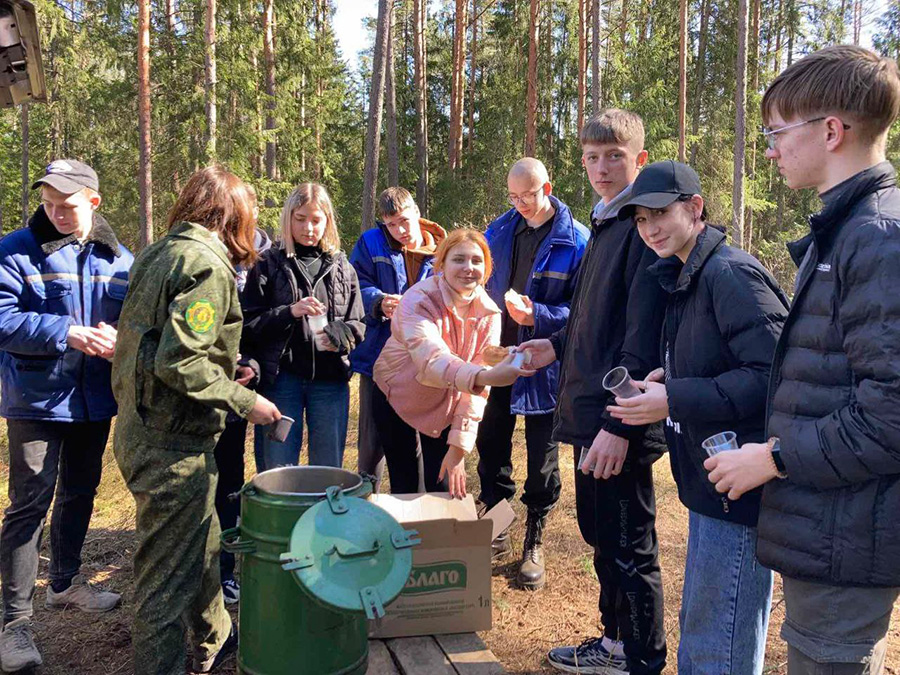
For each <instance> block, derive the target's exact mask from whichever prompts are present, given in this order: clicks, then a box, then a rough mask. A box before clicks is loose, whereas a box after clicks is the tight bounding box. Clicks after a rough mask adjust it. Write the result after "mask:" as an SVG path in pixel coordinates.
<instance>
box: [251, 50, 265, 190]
mask: <svg viewBox="0 0 900 675" xmlns="http://www.w3.org/2000/svg"><path fill="white" fill-rule="evenodd" d="M250 69H251V71H252V72H254V73H258V72H259V56H258V55H257V52H256V50H255V49H254V50H253V52H252V53H251V54H250ZM254 89H255V92H256V101H255V113H254V115H253V126H254V131H255V132H256V152H254V153H253V154H252V155H251V157H250V167H251V168H252V169H253V175H254V176H257V177H261V176H262V175H263V170H264V168H265V156H266V144H265V137H264V134H263V111H262V98H261V97H260V95H259V81H258V80H257V85H256V87H254ZM266 205H267V206H268V205H269V204H268V200H267V201H266Z"/></svg>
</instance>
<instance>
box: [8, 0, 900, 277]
mask: <svg viewBox="0 0 900 675" xmlns="http://www.w3.org/2000/svg"><path fill="white" fill-rule="evenodd" d="M352 1H353V2H363V1H364V0H352ZM368 1H369V2H370V3H371V5H372V12H371V13H372V15H373V19H372V20H371V21H369V22H368V24H367V25H360V26H359V27H358V29H359V31H368V32H369V34H370V39H369V40H368V44H370V45H372V46H371V48H370V49H369V50H368V51H366V52H363V53H362V54H361V55H360V57H359V62H360V64H361V65H360V67H359V68H358V69H356V68H353V69H351V68H350V67H349V66H348V65H347V62H346V61H345V58H344V57H345V56H346V55H343V54H342V53H341V51H340V48H339V45H338V42H337V39H336V37H335V25H334V22H335V9H336V7H335V4H336V3H335V2H334V0H137V3H136V4H135V3H134V2H126V1H124V0H35V6H36V9H37V13H38V16H39V18H40V29H41V41H42V49H43V60H44V69H45V72H46V76H47V88H48V94H49V102H48V103H47V104H39V103H32V104H29V105H25V106H22V107H19V108H10V109H7V110H4V111H3V112H2V113H0V142H2V144H3V147H2V152H0V163H2V183H0V190H2V194H0V207H2V208H0V217H2V230H3V231H4V232H8V231H11V230H13V229H16V228H18V227H20V226H21V225H22V223H23V218H26V217H27V214H28V213H29V212H30V211H32V210H33V209H34V207H35V206H36V205H37V199H36V195H35V194H30V190H29V189H28V188H29V185H30V183H31V181H32V180H33V179H34V178H35V177H36V176H37V175H38V174H39V172H40V171H41V169H42V167H43V166H44V165H45V164H46V163H47V162H48V161H50V159H52V158H55V157H76V158H82V159H84V160H85V161H87V162H89V163H90V164H91V165H92V166H94V168H96V169H97V171H98V173H99V175H100V177H101V181H102V182H101V192H102V195H103V198H104V203H103V207H102V209H103V212H104V214H105V215H106V217H107V219H108V220H109V221H110V222H111V223H112V224H113V225H114V227H115V228H116V229H117V231H118V232H119V234H120V236H121V237H122V239H123V241H124V242H126V243H127V244H128V245H129V246H130V247H133V248H134V249H139V248H140V247H141V246H142V245H143V244H144V243H146V242H147V241H149V240H152V239H153V238H158V237H159V236H160V235H161V234H162V233H163V232H164V230H165V220H166V212H167V210H168V208H169V207H170V206H171V204H172V203H173V201H174V198H175V195H176V194H177V192H178V190H179V187H180V186H181V185H182V184H183V183H184V181H185V180H186V178H187V176H189V175H190V173H191V172H192V171H194V170H195V169H197V168H198V167H201V166H203V165H205V164H207V163H210V162H213V161H218V162H221V163H223V164H225V165H226V166H228V167H229V168H230V169H232V170H233V171H235V172H236V173H238V174H239V175H241V176H242V177H244V178H245V179H247V180H248V181H249V182H251V183H252V184H253V185H254V186H255V187H256V189H257V192H258V194H259V197H260V204H261V214H260V220H261V224H262V225H263V226H265V227H267V228H268V229H270V230H274V229H275V228H277V226H278V218H279V214H280V207H281V203H282V202H283V199H284V197H285V196H286V194H287V193H288V191H289V190H290V189H291V188H292V187H293V186H294V185H296V184H297V183H299V182H302V181H307V180H313V181H318V182H321V183H323V184H324V185H326V186H327V187H328V189H329V191H330V192H331V194H332V197H333V199H334V202H335V206H336V208H337V211H338V215H339V220H340V228H341V234H342V242H343V244H344V246H345V248H347V249H349V247H351V246H352V244H353V242H354V241H355V239H356V237H357V236H358V234H359V232H360V230H361V229H365V228H366V227H371V226H372V225H373V223H374V212H375V203H374V200H375V196H376V195H377V193H378V192H379V191H380V190H381V189H383V188H384V187H387V186H388V185H392V184H400V185H403V186H405V187H407V188H409V189H410V191H412V192H414V194H415V195H416V198H417V201H418V202H419V204H420V206H421V208H422V212H423V215H426V216H427V217H428V218H430V219H432V220H435V221H437V222H438V223H440V224H442V225H444V226H446V227H452V226H457V225H463V224H469V225H474V226H476V227H484V226H485V225H486V224H487V223H488V222H489V221H490V220H492V219H493V218H494V217H496V216H497V215H499V214H500V213H502V212H503V211H505V210H506V209H507V208H509V207H508V205H507V203H506V192H507V187H506V172H507V169H508V167H509V166H510V164H511V163H512V162H514V161H515V160H516V159H518V158H519V157H521V156H523V155H531V156H534V157H537V158H539V159H541V160H543V161H544V163H545V164H546V165H547V167H548V169H549V171H550V175H551V180H552V182H553V185H554V192H555V194H556V195H557V196H558V197H560V198H561V199H562V200H563V201H565V202H567V203H568V204H569V205H570V206H571V207H572V209H573V211H574V212H575V214H576V216H577V217H578V218H579V219H580V220H582V221H583V222H587V218H588V213H589V210H590V208H591V204H592V192H591V189H590V186H589V185H588V183H587V181H586V179H585V176H584V171H583V169H582V167H581V164H580V162H581V148H580V144H579V142H578V130H579V127H580V125H581V124H582V121H583V120H584V119H585V118H586V117H587V116H590V115H591V114H592V113H593V112H594V111H596V110H599V109H602V108H605V107H611V106H618V107H627V108H629V109H631V110H634V111H636V112H638V113H640V114H641V115H642V116H643V118H644V121H645V125H646V130H647V146H646V147H647V149H648V150H649V153H650V161H656V160H660V159H667V158H673V159H678V158H685V159H686V161H688V162H689V163H691V164H692V165H693V166H694V167H695V168H696V169H697V171H698V173H699V174H700V176H701V179H702V180H703V183H704V188H705V191H706V197H707V199H708V203H709V210H710V217H711V220H712V221H713V222H717V223H720V224H722V225H724V226H726V227H727V228H728V229H729V232H730V236H731V237H732V241H733V243H735V244H737V245H740V246H742V247H743V248H745V249H748V250H750V251H752V252H753V253H754V254H756V255H757V256H758V257H760V259H761V260H762V261H763V262H764V263H765V264H766V265H767V266H768V267H769V268H770V269H772V270H773V271H774V272H775V273H776V275H778V276H779V277H780V278H781V280H782V282H785V281H787V280H789V276H790V274H791V270H792V266H791V265H790V261H789V259H788V258H787V255H786V253H785V252H784V247H783V243H784V242H785V241H788V240H790V239H792V238H796V237H797V236H798V235H799V234H800V232H802V230H803V228H804V227H805V219H806V216H807V215H809V214H810V213H811V212H813V211H814V210H815V209H816V208H817V203H818V202H817V199H816V196H815V195H814V194H812V193H811V192H808V191H806V192H800V193H791V192H790V191H789V190H787V188H785V187H784V186H783V185H782V183H781V180H780V178H779V175H778V173H777V171H776V170H774V169H773V167H772V166H770V164H769V163H768V161H767V160H766V159H765V155H764V150H765V143H764V141H763V139H762V136H761V135H760V133H759V129H760V126H761V124H762V122H761V120H760V113H759V101H760V98H761V95H762V92H763V91H764V89H765V87H766V85H767V83H768V82H770V81H771V80H772V78H773V77H774V76H775V75H776V74H777V73H778V72H779V70H781V69H783V68H785V67H786V66H787V65H789V64H791V63H792V61H794V60H796V59H798V58H799V57H801V56H802V55H803V54H805V53H808V52H810V51H812V50H815V49H817V48H820V47H822V46H825V45H828V44H835V43H851V42H856V43H859V42H860V41H861V40H862V39H863V34H864V33H865V32H866V30H868V34H869V35H871V44H872V45H874V47H875V49H876V50H878V51H880V52H882V53H884V54H887V55H890V56H892V57H894V58H897V57H898V56H900V1H898V0H888V1H887V4H884V0H881V4H877V5H876V4H875V0H430V1H429V0H368ZM376 5H377V7H376ZM376 13H377V16H376ZM353 56H355V55H353ZM898 150H900V133H897V132H896V131H895V132H894V134H893V135H892V138H891V145H890V147H889V150H888V156H889V157H891V158H892V159H897V158H898V157H900V152H898Z"/></svg>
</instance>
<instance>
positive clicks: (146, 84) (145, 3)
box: [137, 0, 153, 248]
mask: <svg viewBox="0 0 900 675" xmlns="http://www.w3.org/2000/svg"><path fill="white" fill-rule="evenodd" d="M137 48H138V49H137V52H138V53H137V61H138V69H137V70H138V133H139V137H140V140H139V142H138V152H139V160H138V161H139V164H138V187H139V190H140V200H141V211H140V246H141V248H143V247H144V246H146V245H147V244H149V243H150V242H152V241H153V170H152V159H151V146H150V0H138V45H137Z"/></svg>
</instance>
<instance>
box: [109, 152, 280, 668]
mask: <svg viewBox="0 0 900 675" xmlns="http://www.w3.org/2000/svg"><path fill="white" fill-rule="evenodd" d="M252 204H253V202H252V198H251V197H250V193H249V191H248V190H247V187H246V186H245V185H244V184H243V183H242V182H241V181H240V179H238V178H237V177H236V176H233V175H232V174H229V173H227V172H226V171H224V170H223V169H221V168H220V167H209V168H207V169H203V170H201V171H199V172H197V173H195V174H194V175H193V176H192V177H191V179H190V180H189V181H188V183H187V185H185V188H184V190H183V191H182V193H181V195H180V196H179V198H178V201H177V202H176V204H175V206H174V207H173V208H172V211H171V212H170V213H169V234H168V235H167V236H166V237H164V238H163V239H162V240H160V241H159V242H157V243H156V244H153V245H152V246H149V247H148V248H146V249H145V250H144V251H143V252H142V253H141V254H140V255H139V256H138V258H137V260H136V261H135V265H134V267H133V268H132V270H133V276H132V283H131V285H130V287H129V292H128V295H127V296H126V298H125V303H124V305H123V307H122V314H121V317H120V319H119V337H120V340H119V349H118V350H117V352H116V357H115V361H114V362H113V372H112V384H113V393H114V394H115V397H116V400H117V402H118V404H119V418H118V421H117V424H116V431H115V437H114V450H115V455H116V461H117V462H118V464H119V468H120V469H121V471H122V474H123V476H124V477H125V481H126V483H127V485H128V489H129V490H131V492H132V494H133V495H134V498H135V502H136V505H137V527H136V531H137V547H136V550H135V555H134V575H135V585H134V597H133V603H134V612H135V619H134V628H133V630H132V643H133V645H134V672H135V673H136V674H137V675H169V674H171V675H175V674H178V675H182V674H183V673H184V672H185V668H184V666H185V664H184V628H185V626H187V627H188V628H190V629H191V633H192V636H193V639H194V641H195V645H194V663H193V670H194V671H195V672H202V673H205V672H209V671H211V670H212V669H213V668H215V667H216V666H217V665H218V663H219V662H220V661H221V660H222V658H223V657H224V656H225V655H226V654H228V653H229V652H230V651H232V650H233V648H234V647H235V646H236V642H237V640H236V636H235V635H234V630H233V627H232V625H231V619H230V618H229V616H228V612H227V611H226V610H225V604H224V601H223V597H222V588H221V586H220V581H219V567H218V564H217V560H218V552H219V533H220V528H219V521H218V519H217V518H216V517H215V509H214V501H215V491H216V482H217V471H216V464H215V459H214V455H213V450H214V448H215V445H216V439H217V437H218V435H219V434H220V433H221V431H222V429H223V427H224V425H225V417H226V414H227V412H229V411H231V412H234V413H236V414H237V415H240V416H241V417H246V418H247V419H248V420H250V421H251V422H253V423H257V424H268V423H271V422H273V421H275V420H277V419H278V418H280V416H281V415H280V413H279V412H278V410H277V408H275V406H274V405H273V404H272V403H270V402H269V401H267V400H266V399H265V398H263V397H262V396H259V395H258V394H256V393H255V392H252V391H250V390H249V389H247V388H245V387H243V386H241V385H240V384H238V383H237V382H235V381H234V380H233V378H234V374H235V368H236V361H237V354H238V346H239V343H240V337H241V327H242V323H243V317H242V314H241V308H240V302H239V300H238V291H237V285H236V283H235V276H236V271H235V267H234V265H235V264H242V265H244V264H247V263H252V262H253V260H254V259H255V255H256V254H255V251H254V248H253V235H254V225H255V219H254V217H253V208H252Z"/></svg>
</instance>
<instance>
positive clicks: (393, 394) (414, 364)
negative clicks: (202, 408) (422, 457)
mask: <svg viewBox="0 0 900 675" xmlns="http://www.w3.org/2000/svg"><path fill="white" fill-rule="evenodd" d="M458 297H459V296H458V295H457V294H456V292H455V291H454V290H453V289H452V288H450V286H449V285H448V284H447V282H446V281H444V278H443V276H442V275H437V276H433V277H430V278H428V279H425V280H423V281H420V282H419V283H417V284H416V285H415V286H413V287H412V288H410V289H409V290H408V291H406V293H404V294H403V299H402V300H401V301H400V305H399V306H398V307H397V310H396V311H395V312H394V316H393V319H392V320H391V337H390V338H388V341H387V343H386V344H385V346H384V349H383V350H382V351H381V355H380V356H379V357H378V360H377V361H376V362H375V368H374V371H373V377H374V379H375V383H376V384H377V385H378V386H379V388H380V389H381V391H383V392H384V393H385V395H386V396H387V398H388V401H390V403H391V405H392V406H393V408H394V410H396V411H397V414H398V415H399V416H400V417H401V419H403V421H404V422H406V423H407V424H409V425H410V426H411V427H413V428H414V429H417V430H418V431H419V432H420V433H423V434H425V435H426V436H431V437H433V438H437V437H438V436H440V434H441V432H442V431H443V430H444V429H446V428H447V426H448V425H450V436H449V439H448V442H449V444H450V445H455V446H458V447H460V448H462V449H463V450H464V451H466V452H470V451H471V450H472V448H473V447H475V436H476V435H477V433H478V423H479V422H480V421H481V418H482V415H483V414H484V407H485V405H486V404H487V396H488V390H489V389H490V387H481V388H478V387H476V386H475V376H476V375H477V374H478V372H479V371H480V370H481V369H482V368H483V367H484V366H483V365H482V363H483V361H482V352H483V351H484V348H485V347H487V346H489V345H499V344H500V310H499V308H498V307H497V305H496V304H494V301H493V300H491V299H490V298H489V297H488V294H487V293H486V292H485V290H484V288H481V287H479V289H478V290H477V291H476V293H475V297H474V298H473V300H472V302H471V305H470V306H469V311H468V314H467V316H466V318H465V319H462V318H460V316H459V314H458V313H457V311H456V309H455V305H454V298H458Z"/></svg>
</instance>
